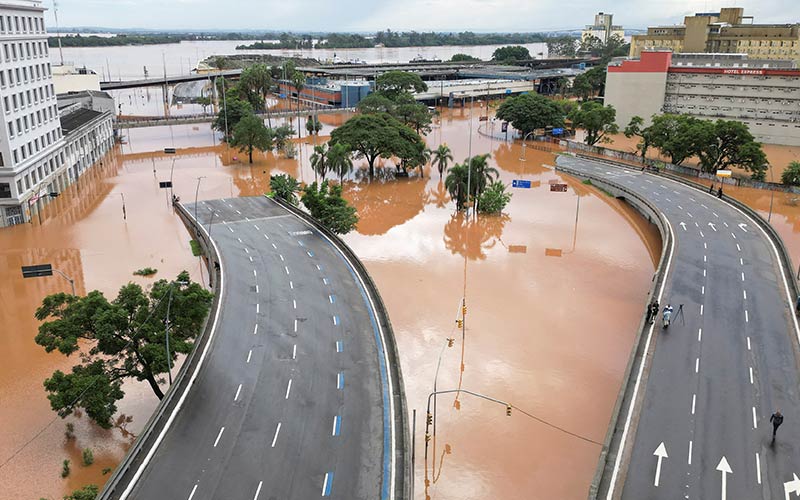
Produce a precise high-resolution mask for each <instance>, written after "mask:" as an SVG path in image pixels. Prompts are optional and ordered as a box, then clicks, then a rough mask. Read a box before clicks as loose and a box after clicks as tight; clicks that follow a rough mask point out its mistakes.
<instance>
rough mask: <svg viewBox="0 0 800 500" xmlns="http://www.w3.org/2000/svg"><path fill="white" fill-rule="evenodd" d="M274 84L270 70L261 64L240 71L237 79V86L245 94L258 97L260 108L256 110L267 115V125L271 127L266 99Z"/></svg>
mask: <svg viewBox="0 0 800 500" xmlns="http://www.w3.org/2000/svg"><path fill="white" fill-rule="evenodd" d="M273 85H274V82H273V80H272V70H271V69H270V67H269V66H267V65H266V64H263V63H256V64H253V65H252V66H248V67H247V68H245V69H244V70H242V74H241V76H240V77H239V86H240V87H242V88H244V89H247V92H248V93H250V94H254V95H257V96H259V98H260V103H261V106H260V107H259V108H256V109H263V111H264V112H265V113H266V114H267V123H268V125H269V126H270V128H271V127H272V117H271V116H270V112H269V106H268V105H267V99H269V95H270V94H271V93H272V87H273Z"/></svg>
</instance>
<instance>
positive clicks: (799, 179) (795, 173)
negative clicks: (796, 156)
mask: <svg viewBox="0 0 800 500" xmlns="http://www.w3.org/2000/svg"><path fill="white" fill-rule="evenodd" d="M781 182H782V183H784V184H786V185H787V186H800V161H793V162H791V163H789V166H788V167H786V170H784V171H783V173H782V174H781Z"/></svg>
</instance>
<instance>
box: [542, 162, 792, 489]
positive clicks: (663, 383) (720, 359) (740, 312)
mask: <svg viewBox="0 0 800 500" xmlns="http://www.w3.org/2000/svg"><path fill="white" fill-rule="evenodd" d="M557 165H558V168H559V169H561V170H564V171H565V172H567V173H571V174H573V175H576V176H578V177H582V178H588V179H591V180H592V182H593V183H594V184H596V185H598V186H600V187H602V188H603V189H605V190H607V191H609V192H610V193H611V194H613V195H615V196H618V197H623V198H625V199H626V200H629V201H630V202H632V204H633V205H634V206H637V207H639V208H640V210H642V211H643V212H645V213H646V214H647V216H648V217H651V219H652V220H654V221H655V222H656V223H658V224H659V225H660V226H661V227H662V229H663V230H664V231H665V232H666V236H667V238H666V240H665V241H666V242H667V245H668V247H667V251H666V253H665V256H664V260H663V261H662V266H661V267H660V269H659V272H658V274H657V279H660V280H662V281H657V284H658V288H657V289H656V298H657V299H658V300H659V302H660V303H661V307H662V308H663V306H665V305H666V304H668V303H669V304H671V305H672V306H673V307H674V309H675V313H674V314H673V318H672V324H671V325H670V326H669V328H668V329H664V328H662V326H661V314H660V313H659V314H658V317H657V318H656V321H655V323H653V324H645V325H644V329H643V332H642V337H641V343H640V344H639V345H638V346H637V348H638V351H639V352H641V353H642V355H641V357H639V358H638V359H635V361H634V363H633V365H632V370H631V372H630V373H631V377H630V379H629V383H628V384H627V390H626V392H627V394H626V396H625V399H624V400H622V401H623V402H624V404H623V405H622V407H621V412H620V414H619V419H618V420H615V421H612V431H613V436H614V439H613V440H612V441H611V446H610V448H609V450H608V452H609V455H608V457H605V452H606V450H604V455H603V456H601V459H602V461H601V466H602V465H603V464H604V463H605V467H603V470H602V474H601V476H602V477H600V481H599V491H597V492H593V494H595V493H596V494H597V497H596V498H604V499H617V498H622V499H631V500H640V499H649V500H660V499H676V498H689V499H691V498H696V499H712V498H722V499H723V500H725V499H726V498H727V499H747V500H756V499H784V498H789V493H787V492H788V491H791V490H794V491H796V492H797V493H800V481H797V480H796V478H797V476H795V475H794V474H800V425H798V420H800V391H799V390H798V388H799V387H800V372H799V371H798V338H799V337H798V335H799V333H800V332H799V331H798V324H797V319H796V316H795V314H794V301H795V291H794V290H795V288H794V284H793V283H792V282H791V280H793V276H792V270H791V269H789V268H788V267H789V266H787V262H788V259H787V258H786V257H785V255H782V254H781V250H780V246H779V245H780V241H779V240H778V241H776V239H777V238H776V237H774V236H773V235H769V234H768V233H767V231H768V230H769V228H768V227H766V224H765V223H759V222H758V221H756V219H755V218H754V217H753V214H748V213H746V209H742V208H740V207H738V206H735V205H734V204H733V203H731V202H729V201H728V200H722V199H719V198H717V197H716V196H715V195H712V194H709V192H708V191H707V190H705V189H704V190H699V189H696V188H694V187H690V186H688V185H687V184H685V183H682V182H678V181H676V180H674V179H670V178H666V177H665V176H662V175H651V174H648V173H643V172H641V171H640V170H639V169H638V168H635V167H624V166H619V165H610V164H607V163H600V162H597V161H593V160H589V159H585V158H574V157H566V156H560V157H559V158H558V160H557ZM648 207H650V208H648ZM762 224H764V225H763V226H762ZM609 286H614V285H613V284H609ZM598 321H602V311H599V312H598ZM777 409H780V410H781V411H782V412H783V414H784V415H785V416H786V422H787V423H785V424H784V425H783V427H781V428H780V430H779V431H778V438H777V440H776V441H775V442H774V443H773V442H772V439H771V435H772V426H771V425H770V421H769V419H770V415H771V414H772V413H773V412H774V411H776V410H777ZM795 488H796V489H795ZM592 498H594V496H592ZM793 498H796V497H793Z"/></svg>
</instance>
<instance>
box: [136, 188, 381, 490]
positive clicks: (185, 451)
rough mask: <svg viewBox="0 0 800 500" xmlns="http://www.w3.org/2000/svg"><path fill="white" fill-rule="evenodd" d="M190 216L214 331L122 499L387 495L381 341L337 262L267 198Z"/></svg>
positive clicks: (217, 205)
mask: <svg viewBox="0 0 800 500" xmlns="http://www.w3.org/2000/svg"><path fill="white" fill-rule="evenodd" d="M186 208H187V209H188V210H189V212H190V213H194V210H195V207H194V205H187V207H186ZM212 214H213V216H212ZM197 216H198V219H199V220H200V221H201V222H203V223H204V225H205V228H206V229H207V230H208V228H209V221H211V218H212V217H213V223H212V224H211V226H210V228H211V229H210V232H211V237H212V239H213V241H214V242H215V244H216V246H217V248H218V251H219V253H220V258H221V260H222V266H223V270H224V284H223V290H222V293H223V298H222V303H221V313H220V317H219V320H218V323H217V326H216V334H215V335H216V337H215V339H214V341H213V344H212V346H211V350H210V352H209V354H208V356H207V358H206V359H205V362H204V365H203V367H202V369H201V371H200V373H199V376H198V377H197V379H196V380H195V383H194V386H193V387H192V388H191V390H189V391H188V397H187V399H186V401H185V403H184V404H183V407H182V409H181V411H180V412H179V413H177V416H176V418H175V420H174V421H173V422H172V425H171V427H170V429H169V431H167V432H166V434H165V437H164V439H163V441H162V442H161V444H160V446H159V447H158V448H157V450H156V452H155V454H154V455H153V456H152V459H151V460H150V462H149V464H148V465H147V467H146V468H145V469H144V472H143V474H142V475H141V477H140V478H139V481H138V482H137V483H136V485H135V487H134V489H133V491H132V493H131V494H130V498H135V499H142V500H147V499H164V498H169V499H192V500H203V499H247V500H253V499H254V500H257V499H259V498H260V499H263V500H272V499H276V500H277V499H280V500H284V499H309V498H316V497H320V496H323V497H324V496H330V497H332V498H340V499H355V498H365V499H366V498H370V499H378V498H393V497H392V496H391V493H390V487H389V486H390V483H391V478H390V471H391V470H392V467H393V464H392V463H391V462H392V454H391V448H392V446H391V442H390V439H392V438H393V436H394V434H393V432H392V431H393V426H392V418H391V417H392V415H390V414H389V412H390V408H388V407H387V406H388V405H387V403H386V402H387V395H388V392H387V391H388V389H387V385H386V384H387V379H386V366H385V361H384V358H383V355H384V354H383V344H382V342H381V339H380V335H379V332H378V329H377V325H376V323H375V317H374V314H375V313H374V311H373V310H372V308H371V307H370V305H369V303H368V300H367V296H366V295H365V291H364V289H363V287H362V285H361V283H360V282H359V280H357V279H356V276H355V274H354V273H353V271H352V270H351V268H350V267H349V265H347V263H346V261H345V259H344V258H343V257H342V256H341V255H340V254H339V253H338V251H337V250H336V249H335V248H334V247H333V245H332V244H331V243H329V242H328V241H327V240H326V239H325V238H324V237H323V236H322V235H320V234H319V233H318V232H317V231H316V230H313V229H312V228H310V227H309V226H308V225H306V224H305V223H304V222H302V221H300V220H299V219H297V218H296V217H295V216H293V215H291V214H289V213H287V212H286V211H285V210H284V209H283V208H281V207H280V206H278V205H277V204H276V203H274V202H273V201H271V200H268V199H266V198H235V199H229V200H217V201H208V202H200V203H199V204H198V207H197Z"/></svg>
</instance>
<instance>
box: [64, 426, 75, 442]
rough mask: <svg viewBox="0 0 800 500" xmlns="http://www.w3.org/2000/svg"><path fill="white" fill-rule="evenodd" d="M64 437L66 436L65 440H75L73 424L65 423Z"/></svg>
mask: <svg viewBox="0 0 800 500" xmlns="http://www.w3.org/2000/svg"><path fill="white" fill-rule="evenodd" d="M64 436H66V438H67V439H75V424H73V423H72V422H67V425H66V430H65V431H64Z"/></svg>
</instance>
